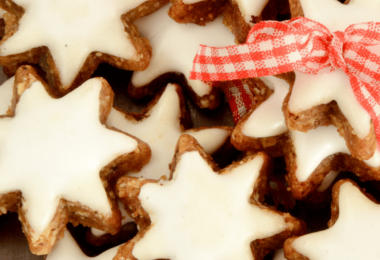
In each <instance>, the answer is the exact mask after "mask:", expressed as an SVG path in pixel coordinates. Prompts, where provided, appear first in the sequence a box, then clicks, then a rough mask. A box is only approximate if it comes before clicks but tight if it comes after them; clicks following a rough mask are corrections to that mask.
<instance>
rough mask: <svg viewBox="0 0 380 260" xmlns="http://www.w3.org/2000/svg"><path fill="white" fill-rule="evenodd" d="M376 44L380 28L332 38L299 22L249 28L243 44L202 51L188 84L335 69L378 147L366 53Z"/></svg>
mask: <svg viewBox="0 0 380 260" xmlns="http://www.w3.org/2000/svg"><path fill="white" fill-rule="evenodd" d="M379 44H380V23H375V22H369V23H360V24H353V25H351V26H349V27H348V28H347V29H346V30H345V31H344V32H340V31H337V32H333V33H331V32H330V31H329V30H328V29H327V28H326V27H325V26H324V25H322V24H320V23H318V22H315V21H312V20H309V19H307V18H303V17H299V18H295V19H292V20H290V21H285V22H275V21H266V22H261V23H259V24H256V25H255V26H253V27H252V29H251V31H250V32H249V35H248V37H247V43H246V44H242V45H235V46H228V47H221V48H215V47H208V46H204V45H201V46H200V48H199V49H198V52H197V55H196V57H195V59H194V64H193V68H192V71H191V72H190V79H196V80H203V81H227V80H237V79H242V78H251V77H262V76H267V75H275V74H280V73H285V72H289V71H293V70H298V71H301V72H304V73H308V74H316V73H317V72H318V71H319V70H320V69H323V68H325V67H330V68H331V71H333V70H335V69H337V68H340V69H342V70H343V71H344V72H345V73H346V75H347V76H348V77H349V79H350V82H351V87H352V89H353V91H354V94H355V96H356V98H357V100H358V101H359V103H360V104H361V105H362V106H363V107H364V108H365V109H366V110H367V111H368V113H369V114H370V116H371V118H372V120H373V122H374V125H375V130H376V136H377V140H378V142H379V141H380V91H379V88H378V87H377V86H379V84H380V57H379V56H377V55H376V54H374V53H372V52H370V51H369V50H368V49H367V48H366V47H367V46H372V45H379Z"/></svg>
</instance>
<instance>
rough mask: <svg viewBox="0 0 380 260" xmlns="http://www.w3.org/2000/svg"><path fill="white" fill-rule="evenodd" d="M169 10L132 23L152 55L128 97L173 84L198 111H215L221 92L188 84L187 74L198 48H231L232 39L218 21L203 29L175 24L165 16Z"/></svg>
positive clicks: (201, 84)
mask: <svg viewBox="0 0 380 260" xmlns="http://www.w3.org/2000/svg"><path fill="white" fill-rule="evenodd" d="M168 9H169V5H167V6H164V7H162V8H161V9H160V10H158V11H157V12H155V13H153V14H152V15H149V16H147V17H144V18H141V19H139V20H137V21H136V22H135V24H136V25H137V26H138V28H139V31H140V32H141V35H143V36H144V37H146V38H148V39H149V41H150V43H151V45H152V48H153V53H152V58H151V60H150V64H149V67H148V68H147V69H146V70H144V71H137V72H134V73H133V75H132V80H131V83H130V85H129V88H128V91H129V94H130V95H131V96H132V97H135V98H141V97H143V96H145V95H147V94H150V93H153V92H155V91H156V90H157V89H159V88H161V87H163V86H166V84H167V83H168V82H176V83H180V85H181V86H186V88H187V90H188V92H189V94H190V96H191V97H192V99H193V100H194V101H195V102H196V103H197V105H198V106H199V107H201V108H211V109H212V108H216V107H217V106H218V105H219V102H220V98H221V96H220V95H221V92H220V91H219V90H218V89H217V88H212V87H210V86H209V85H207V84H206V83H204V82H202V81H200V80H190V79H189V71H190V70H191V66H192V63H193V59H194V55H195V54H196V52H197V49H198V46H199V44H206V45H211V46H227V45H233V44H234V36H233V35H232V34H231V32H230V31H229V30H228V28H227V27H225V26H224V25H223V24H222V18H221V17H219V18H217V19H216V20H215V21H213V22H210V23H207V25H206V26H205V27H199V26H197V25H195V24H178V23H176V22H175V21H173V20H172V19H170V17H169V16H168V14H167V11H168ZM173 73H175V74H173ZM173 77H174V78H173Z"/></svg>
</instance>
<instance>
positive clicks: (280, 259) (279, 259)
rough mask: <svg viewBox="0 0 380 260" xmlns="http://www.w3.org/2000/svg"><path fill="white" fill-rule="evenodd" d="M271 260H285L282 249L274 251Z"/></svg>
mask: <svg viewBox="0 0 380 260" xmlns="http://www.w3.org/2000/svg"><path fill="white" fill-rule="evenodd" d="M273 260H286V258H285V256H284V249H282V248H281V249H278V250H276V251H274V256H273Z"/></svg>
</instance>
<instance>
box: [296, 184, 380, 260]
mask: <svg viewBox="0 0 380 260" xmlns="http://www.w3.org/2000/svg"><path fill="white" fill-rule="evenodd" d="M379 215H380V206H379V205H377V204H376V203H374V202H372V201H371V200H369V199H368V198H367V197H366V196H364V195H363V194H362V193H361V192H360V191H359V189H358V188H356V187H355V186H354V185H352V183H344V184H343V185H342V186H341V187H340V193H339V218H338V220H337V222H336V223H335V224H334V226H332V227H331V228H329V229H327V230H324V231H320V232H316V233H311V234H308V235H305V236H302V237H300V238H297V239H296V240H295V241H294V242H293V244H292V246H293V247H294V249H295V250H296V251H298V252H299V253H301V254H303V255H304V256H307V257H308V258H309V259H313V260H322V259H323V260H336V259H345V260H357V259H378V258H379V255H380V247H379V234H380V224H379V223H380V222H379V218H378V216H379Z"/></svg>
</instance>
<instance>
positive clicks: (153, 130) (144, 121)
mask: <svg viewBox="0 0 380 260" xmlns="http://www.w3.org/2000/svg"><path fill="white" fill-rule="evenodd" d="M188 120H189V119H188V115H187V112H186V106H185V99H184V97H183V94H182V90H181V87H180V86H179V85H177V84H168V85H167V86H166V88H165V90H164V91H163V92H162V94H161V95H157V96H156V97H155V98H154V99H153V101H152V102H151V103H150V104H149V105H148V107H147V108H146V109H145V111H143V112H142V113H141V114H133V113H130V114H128V113H125V112H123V111H122V110H116V109H113V110H112V111H111V113H110V116H109V117H108V120H107V125H108V126H112V127H116V128H117V129H120V130H122V131H128V133H130V134H132V135H134V136H136V137H138V138H140V139H141V140H143V141H145V142H147V143H148V144H149V146H150V148H151V149H152V158H151V159H150V161H149V163H148V164H147V165H145V166H144V167H143V168H142V169H141V170H140V171H139V172H137V173H135V174H137V175H135V174H134V175H133V176H136V177H143V178H146V179H153V180H159V179H160V178H161V177H162V176H165V177H166V178H169V171H168V166H169V164H170V162H171V160H172V158H173V155H174V150H175V146H176V143H177V141H178V138H179V137H180V135H181V134H184V133H186V134H190V135H192V136H193V137H195V138H196V139H197V140H198V142H199V143H200V144H201V145H202V146H203V147H204V149H205V151H206V152H207V153H209V154H213V153H214V152H216V151H217V150H218V149H219V148H221V147H222V146H223V144H224V143H226V141H228V139H229V136H230V134H231V131H232V130H231V128H230V127H207V128H206V127H202V128H199V129H189V130H185V129H186V128H188V127H187V125H189V122H186V121H188Z"/></svg>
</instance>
